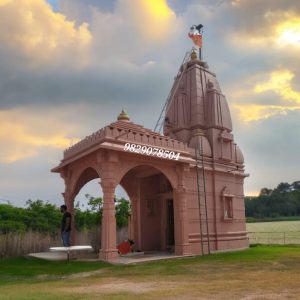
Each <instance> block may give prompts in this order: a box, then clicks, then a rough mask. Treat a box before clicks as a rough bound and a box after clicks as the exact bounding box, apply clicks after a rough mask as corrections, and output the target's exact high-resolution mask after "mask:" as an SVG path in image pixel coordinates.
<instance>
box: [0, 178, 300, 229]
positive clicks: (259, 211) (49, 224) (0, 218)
mask: <svg viewBox="0 0 300 300" xmlns="http://www.w3.org/2000/svg"><path fill="white" fill-rule="evenodd" d="M86 198H87V209H86V210H81V209H80V203H79V202H77V203H76V205H75V215H74V220H75V227H76V229H77V230H79V231H80V230H89V229H92V228H94V227H95V226H99V225H100V224H101V220H102V211H103V199H102V198H101V197H99V198H95V197H92V196H90V195H88V194H87V195H86ZM115 209H116V222H117V227H118V228H122V227H126V226H127V225H128V216H129V215H130V213H131V207H130V202H129V201H128V200H126V199H124V198H120V199H117V198H115ZM245 210H246V217H247V220H248V221H255V220H266V219H284V218H300V181H295V182H293V183H292V184H289V183H286V182H283V183H280V184H279V185H278V186H277V187H276V188H275V189H269V188H262V189H261V191H260V194H259V196H257V197H245ZM61 217H62V215H61V213H60V210H59V207H57V206H56V205H54V204H51V203H49V202H45V201H42V200H35V201H33V200H28V201H27V202H26V206H25V208H20V207H14V206H12V205H10V204H0V233H2V234H4V233H8V232H18V233H20V232H21V233H22V232H26V231H29V230H32V231H38V232H44V233H50V234H53V235H56V234H57V232H58V231H59V229H60V222H61Z"/></svg>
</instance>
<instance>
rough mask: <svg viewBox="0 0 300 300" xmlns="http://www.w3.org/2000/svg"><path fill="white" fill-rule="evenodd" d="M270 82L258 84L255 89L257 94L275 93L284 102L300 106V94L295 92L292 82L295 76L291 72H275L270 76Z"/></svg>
mask: <svg viewBox="0 0 300 300" xmlns="http://www.w3.org/2000/svg"><path fill="white" fill-rule="evenodd" d="M269 77H270V78H269V80H268V81H265V82H263V83H260V84H257V85H256V86H255V88H254V92H255V93H263V92H267V91H273V92H275V93H276V94H278V95H279V96H280V97H281V99H282V100H285V101H288V102H295V103H298V104H300V92H298V91H295V90H294V89H293V87H292V84H291V81H292V79H293V78H294V77H295V74H294V73H293V72H291V71H289V70H279V71H274V72H272V73H271V74H270V75H269Z"/></svg>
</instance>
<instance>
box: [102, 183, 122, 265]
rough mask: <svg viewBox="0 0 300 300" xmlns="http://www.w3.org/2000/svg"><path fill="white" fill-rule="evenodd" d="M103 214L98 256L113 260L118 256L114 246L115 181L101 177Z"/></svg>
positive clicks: (115, 233) (115, 232)
mask: <svg viewBox="0 0 300 300" xmlns="http://www.w3.org/2000/svg"><path fill="white" fill-rule="evenodd" d="M101 186H102V191H103V215H102V225H101V250H100V253H99V258H100V259H103V260H114V259H116V258H117V257H118V250H117V248H116V244H117V242H116V235H117V231H116V216H115V203H114V196H115V183H114V182H113V181H112V180H109V179H105V178H103V179H102V182H101Z"/></svg>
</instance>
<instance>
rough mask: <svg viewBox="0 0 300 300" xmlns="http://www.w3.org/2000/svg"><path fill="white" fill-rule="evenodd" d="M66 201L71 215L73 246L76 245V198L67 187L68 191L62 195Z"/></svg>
mask: <svg viewBox="0 0 300 300" xmlns="http://www.w3.org/2000/svg"><path fill="white" fill-rule="evenodd" d="M62 195H63V197H64V201H65V205H66V206H67V209H68V212H69V213H70V214H71V216H72V218H71V236H70V244H71V246H74V245H76V236H77V232H76V227H75V211H74V199H75V196H74V195H72V193H71V192H70V191H69V189H68V186H66V191H65V192H64V193H62Z"/></svg>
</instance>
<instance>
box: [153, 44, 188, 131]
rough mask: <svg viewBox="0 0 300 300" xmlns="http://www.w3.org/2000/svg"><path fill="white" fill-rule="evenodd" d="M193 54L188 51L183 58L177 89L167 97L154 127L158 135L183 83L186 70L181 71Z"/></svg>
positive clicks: (172, 90) (171, 91)
mask: <svg viewBox="0 0 300 300" xmlns="http://www.w3.org/2000/svg"><path fill="white" fill-rule="evenodd" d="M191 52H192V50H191V51H187V52H186V53H185V56H184V58H183V60H182V63H181V65H180V68H179V70H178V72H177V75H176V77H175V80H176V78H177V77H178V75H179V74H180V72H181V75H180V78H179V79H178V80H177V84H176V86H175V88H174V89H171V90H170V92H169V94H168V97H167V100H166V102H165V104H164V106H163V109H162V111H161V113H160V115H159V118H158V120H157V122H156V125H155V127H154V131H156V132H158V133H161V131H162V127H163V125H164V121H165V114H166V111H167V108H168V107H169V106H170V104H171V98H172V96H173V94H175V92H176V91H177V88H178V85H179V83H180V81H181V78H182V76H183V73H184V69H183V70H182V71H181V70H180V69H181V67H182V66H184V64H185V63H186V62H187V60H188V59H189V58H190V56H191Z"/></svg>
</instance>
